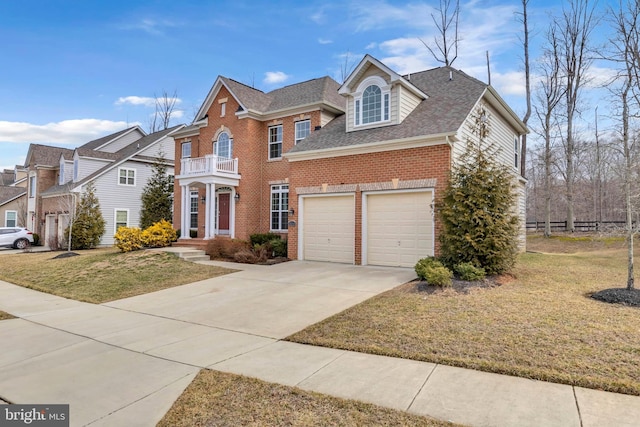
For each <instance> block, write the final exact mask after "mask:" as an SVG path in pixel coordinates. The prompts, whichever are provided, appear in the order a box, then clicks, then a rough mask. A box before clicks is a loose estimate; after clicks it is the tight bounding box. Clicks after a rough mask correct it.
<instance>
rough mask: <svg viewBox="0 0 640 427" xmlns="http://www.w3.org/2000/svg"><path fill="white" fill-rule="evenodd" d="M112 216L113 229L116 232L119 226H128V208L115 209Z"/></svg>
mask: <svg viewBox="0 0 640 427" xmlns="http://www.w3.org/2000/svg"><path fill="white" fill-rule="evenodd" d="M114 218H115V221H114V222H115V225H114V230H115V232H116V233H117V232H118V229H119V228H120V227H128V226H129V209H115V211H114Z"/></svg>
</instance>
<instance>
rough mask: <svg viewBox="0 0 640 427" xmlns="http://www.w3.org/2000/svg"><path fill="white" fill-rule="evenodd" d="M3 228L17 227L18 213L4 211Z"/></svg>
mask: <svg viewBox="0 0 640 427" xmlns="http://www.w3.org/2000/svg"><path fill="white" fill-rule="evenodd" d="M4 226H5V227H17V226H18V211H5V212H4Z"/></svg>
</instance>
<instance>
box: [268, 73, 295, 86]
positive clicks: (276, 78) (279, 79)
mask: <svg viewBox="0 0 640 427" xmlns="http://www.w3.org/2000/svg"><path fill="white" fill-rule="evenodd" d="M289 77H291V76H289V75H288V74H285V73H283V72H282V71H267V72H266V73H264V82H265V83H266V84H278V83H283V82H285V81H287V80H288V79H289Z"/></svg>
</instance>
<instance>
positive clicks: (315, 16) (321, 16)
mask: <svg viewBox="0 0 640 427" xmlns="http://www.w3.org/2000/svg"><path fill="white" fill-rule="evenodd" d="M309 18H311V20H312V21H313V22H315V23H316V24H318V25H322V24H324V23H325V22H326V21H327V14H326V12H325V8H324V7H321V8H320V9H318V10H317V11H316V12H315V13H312V14H311V16H310V17H309Z"/></svg>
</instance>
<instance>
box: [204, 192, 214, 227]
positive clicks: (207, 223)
mask: <svg viewBox="0 0 640 427" xmlns="http://www.w3.org/2000/svg"><path fill="white" fill-rule="evenodd" d="M211 197H212V195H211V184H205V204H204V238H205V239H210V238H211Z"/></svg>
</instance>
